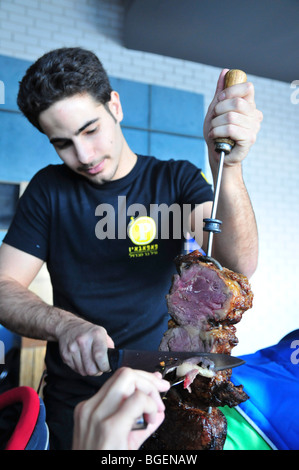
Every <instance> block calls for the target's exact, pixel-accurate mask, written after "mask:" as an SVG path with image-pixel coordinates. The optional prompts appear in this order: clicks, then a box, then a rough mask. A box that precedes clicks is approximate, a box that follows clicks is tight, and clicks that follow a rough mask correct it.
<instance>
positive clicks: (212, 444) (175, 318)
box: [144, 250, 253, 450]
mask: <svg viewBox="0 0 299 470" xmlns="http://www.w3.org/2000/svg"><path fill="white" fill-rule="evenodd" d="M175 265H176V269H177V274H175V275H174V276H173V279H172V284H171V288H170V291H169V294H168V295H167V296H166V301H167V306H168V312H169V314H170V317H171V318H170V320H169V322H168V330H167V331H166V332H165V334H164V336H163V338H162V341H161V344H160V350H162V351H167V350H168V351H190V352H192V351H207V352H214V353H224V354H230V353H231V350H232V349H233V348H234V347H235V346H236V345H237V344H238V339H237V337H236V328H235V326H234V325H235V324H236V323H238V322H239V321H240V320H241V318H242V315H243V313H244V312H245V311H246V310H248V309H249V308H251V307H252V300H253V293H252V291H251V287H250V284H249V282H248V279H247V278H246V277H245V276H243V275H242V274H239V273H234V272H233V271H231V270H229V269H227V268H222V270H220V269H218V268H217V267H216V266H215V265H214V264H213V263H209V262H208V263H207V262H206V261H205V260H204V257H203V256H202V255H201V253H200V252H198V251H197V250H196V251H194V252H192V253H189V254H188V255H180V256H178V257H177V258H176V259H175ZM231 374H232V371H231V370H224V371H221V372H217V373H216V374H215V376H214V377H212V378H208V377H203V376H200V375H197V376H196V377H195V379H194V381H193V383H192V384H191V386H190V387H191V388H190V389H191V393H190V391H188V390H187V389H184V386H183V384H180V385H178V386H176V387H175V388H174V389H171V390H170V392H168V394H167V396H166V400H165V405H166V411H165V416H166V417H165V420H164V422H163V423H162V425H161V427H160V428H159V429H158V430H157V431H156V433H155V434H154V436H152V437H151V438H150V439H149V440H148V441H147V442H146V443H145V444H144V448H145V449H149V450H151V449H152V450H157V449H160V450H163V449H164V450H204V449H205V450H207V449H210V450H212V449H215V450H220V449H222V448H223V445H224V443H225V439H226V432H227V423H226V419H225V417H224V415H223V413H221V411H220V410H219V409H218V408H217V407H219V406H225V405H227V406H229V407H234V406H237V405H238V404H240V403H242V402H244V401H246V400H247V399H248V398H249V397H248V395H247V394H246V393H245V392H244V390H243V386H242V385H239V386H235V385H234V384H233V383H232V382H231V381H230V378H231ZM190 389H189V390H190Z"/></svg>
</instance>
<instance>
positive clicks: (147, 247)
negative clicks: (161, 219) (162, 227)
mask: <svg viewBox="0 0 299 470" xmlns="http://www.w3.org/2000/svg"><path fill="white" fill-rule="evenodd" d="M156 233H157V227H156V222H155V220H154V219H153V218H152V217H147V216H141V217H137V218H136V219H134V217H131V221H130V223H129V225H128V236H129V238H130V240H131V241H132V242H133V243H134V246H130V247H129V257H130V258H140V257H141V258H143V257H144V256H151V255H157V254H158V243H152V242H153V240H154V238H155V237H156Z"/></svg>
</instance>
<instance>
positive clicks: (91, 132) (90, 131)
mask: <svg viewBox="0 0 299 470" xmlns="http://www.w3.org/2000/svg"><path fill="white" fill-rule="evenodd" d="M97 130H98V126H97V127H94V128H93V129H90V130H89V131H87V132H86V134H93V133H94V132H96V131H97Z"/></svg>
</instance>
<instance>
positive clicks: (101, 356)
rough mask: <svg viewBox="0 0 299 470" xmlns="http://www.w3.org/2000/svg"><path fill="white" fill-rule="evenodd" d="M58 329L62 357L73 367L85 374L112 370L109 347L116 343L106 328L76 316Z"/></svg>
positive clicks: (96, 373)
mask: <svg viewBox="0 0 299 470" xmlns="http://www.w3.org/2000/svg"><path fill="white" fill-rule="evenodd" d="M57 330H58V332H57V338H58V341H59V349H60V355H61V358H62V360H63V362H65V364H67V365H68V366H69V367H71V369H73V370H74V371H75V372H78V373H79V374H81V375H84V376H85V375H101V374H102V373H103V372H108V371H109V370H110V366H109V362H108V356H107V348H114V343H113V340H112V339H111V338H110V336H108V334H107V331H106V330H105V328H103V327H101V326H98V325H94V324H93V323H90V322H88V321H85V320H83V319H81V318H78V317H75V316H74V318H72V319H69V320H68V321H67V322H65V323H64V324H63V326H60V327H58V329H57Z"/></svg>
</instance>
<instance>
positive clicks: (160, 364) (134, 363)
mask: <svg viewBox="0 0 299 470" xmlns="http://www.w3.org/2000/svg"><path fill="white" fill-rule="evenodd" d="M194 357H198V358H199V361H198V362H200V359H201V358H202V359H204V358H206V359H209V360H210V361H212V363H213V370H214V371H216V372H217V371H220V370H224V369H232V368H234V367H238V366H241V365H242V364H244V363H245V361H243V359H240V358H238V357H234V356H230V355H229V354H218V353H208V352H199V351H196V352H194V351H193V352H186V351H183V352H179V351H138V350H130V349H108V359H109V364H110V368H111V371H112V372H114V371H115V370H116V369H119V368H120V367H130V368H131V369H140V370H145V371H147V372H156V371H158V372H163V370H164V369H165V367H167V368H170V367H177V366H179V365H180V364H182V363H183V362H184V361H186V360H187V359H190V358H194Z"/></svg>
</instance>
